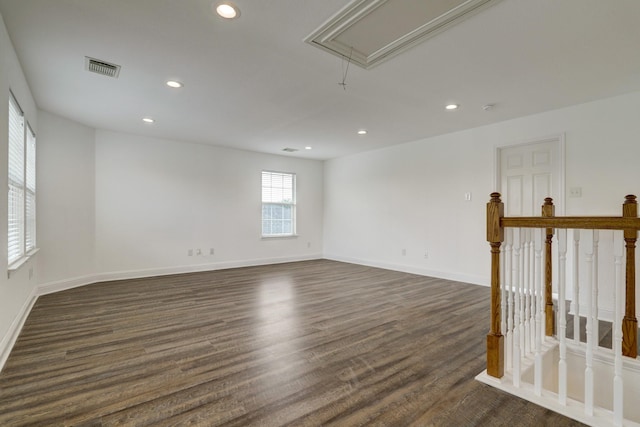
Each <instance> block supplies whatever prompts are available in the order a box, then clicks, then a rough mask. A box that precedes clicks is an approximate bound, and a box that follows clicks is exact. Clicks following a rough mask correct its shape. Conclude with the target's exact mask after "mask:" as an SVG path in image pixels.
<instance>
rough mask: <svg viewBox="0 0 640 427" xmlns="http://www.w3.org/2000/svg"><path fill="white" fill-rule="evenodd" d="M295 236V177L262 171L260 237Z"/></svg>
mask: <svg viewBox="0 0 640 427" xmlns="http://www.w3.org/2000/svg"><path fill="white" fill-rule="evenodd" d="M295 234H296V175H295V174H293V173H285V172H268V171H262V236H263V237H278V236H293V235H295Z"/></svg>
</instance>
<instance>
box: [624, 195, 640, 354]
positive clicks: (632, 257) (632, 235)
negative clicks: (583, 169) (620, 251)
mask: <svg viewBox="0 0 640 427" xmlns="http://www.w3.org/2000/svg"><path fill="white" fill-rule="evenodd" d="M622 216H623V217H625V218H637V217H638V202H637V201H636V196H633V195H628V196H625V201H624V204H623V205H622ZM637 237H638V232H637V231H636V230H624V241H625V246H626V248H627V269H626V279H625V280H626V299H625V304H624V319H623V320H622V354H623V355H625V356H629V357H633V358H634V359H635V358H636V357H638V319H637V318H636V239H637Z"/></svg>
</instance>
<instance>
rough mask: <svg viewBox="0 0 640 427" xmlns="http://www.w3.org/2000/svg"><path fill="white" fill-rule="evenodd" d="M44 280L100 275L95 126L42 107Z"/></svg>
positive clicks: (40, 211)
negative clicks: (97, 242)
mask: <svg viewBox="0 0 640 427" xmlns="http://www.w3.org/2000/svg"><path fill="white" fill-rule="evenodd" d="M38 121H39V125H40V132H39V134H38V152H37V158H38V177H39V178H40V179H39V180H38V246H39V247H40V253H39V258H40V259H39V265H38V267H39V269H38V272H39V274H38V278H39V283H48V284H51V283H55V282H68V281H69V280H71V279H76V280H80V281H82V280H83V278H86V277H90V276H91V275H93V274H95V208H94V206H95V130H94V129H93V128H90V127H87V126H83V125H81V124H78V123H76V122H74V121H71V120H68V119H64V118H62V117H59V116H56V115H54V114H51V113H48V112H45V111H39V112H38Z"/></svg>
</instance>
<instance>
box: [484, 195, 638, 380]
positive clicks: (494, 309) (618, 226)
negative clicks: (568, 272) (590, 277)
mask: <svg viewBox="0 0 640 427" xmlns="http://www.w3.org/2000/svg"><path fill="white" fill-rule="evenodd" d="M510 227H513V228H544V229H546V240H545V242H544V243H545V266H544V268H545V272H544V278H545V280H544V284H545V325H546V326H545V334H546V335H547V336H552V335H553V333H554V329H555V324H554V321H555V316H554V311H553V300H552V270H551V268H552V267H551V265H552V254H551V248H552V242H553V234H554V229H562V228H567V229H588V230H623V232H624V240H625V248H626V272H625V273H626V276H625V291H626V292H625V314H624V319H623V321H622V332H623V338H622V354H623V355H624V356H627V357H632V358H636V357H637V356H638V342H637V340H638V320H637V318H636V297H635V295H636V294H635V246H636V240H637V235H638V230H640V218H638V204H637V201H636V196H634V195H628V196H626V197H625V201H624V204H623V205H622V216H621V217H586V216H585V217H578V216H576V217H556V216H554V206H553V200H552V199H551V198H550V197H548V198H546V199H545V201H544V204H543V205H542V216H541V217H505V216H504V203H502V201H501V199H500V193H491V199H490V201H489V203H487V241H488V242H489V245H490V246H491V321H490V329H489V333H488V335H487V374H488V375H490V376H492V377H496V378H501V377H502V376H504V336H503V335H502V330H501V313H500V306H501V298H502V294H501V283H500V276H501V274H500V246H501V245H502V243H503V242H504V230H505V228H510Z"/></svg>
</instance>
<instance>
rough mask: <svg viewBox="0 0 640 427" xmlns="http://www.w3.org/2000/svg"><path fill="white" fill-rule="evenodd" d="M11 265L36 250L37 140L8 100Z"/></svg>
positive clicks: (20, 112) (11, 97)
mask: <svg viewBox="0 0 640 427" xmlns="http://www.w3.org/2000/svg"><path fill="white" fill-rule="evenodd" d="M8 171H9V172H8V184H9V188H8V191H9V196H8V202H9V212H8V230H7V245H8V246H7V258H8V259H7V261H8V263H9V265H11V264H13V263H15V262H16V261H18V260H20V259H21V258H23V257H25V256H26V254H27V253H29V252H30V251H32V250H33V249H35V247H36V136H35V134H34V133H33V131H32V130H31V128H30V127H29V125H28V124H25V120H24V114H23V112H22V110H21V109H20V106H19V105H18V102H17V101H16V100H15V99H14V98H13V96H10V97H9V165H8Z"/></svg>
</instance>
